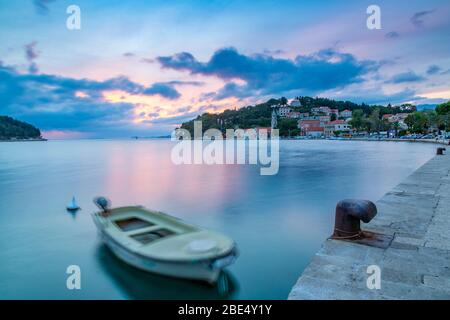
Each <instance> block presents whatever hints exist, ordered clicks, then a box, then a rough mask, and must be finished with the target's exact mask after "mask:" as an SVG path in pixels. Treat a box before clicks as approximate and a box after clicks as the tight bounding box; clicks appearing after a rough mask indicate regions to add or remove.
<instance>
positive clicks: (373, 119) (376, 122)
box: [368, 108, 384, 134]
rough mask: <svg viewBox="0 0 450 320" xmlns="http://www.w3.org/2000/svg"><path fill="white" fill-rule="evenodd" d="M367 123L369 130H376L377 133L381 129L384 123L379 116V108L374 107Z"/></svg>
mask: <svg viewBox="0 0 450 320" xmlns="http://www.w3.org/2000/svg"><path fill="white" fill-rule="evenodd" d="M368 120H369V123H370V129H371V131H376V132H377V133H378V134H379V133H380V131H381V130H383V126H384V123H383V121H382V120H381V118H380V109H379V108H375V109H373V110H372V113H371V114H370V116H369V119H368Z"/></svg>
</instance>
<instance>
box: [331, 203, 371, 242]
mask: <svg viewBox="0 0 450 320" xmlns="http://www.w3.org/2000/svg"><path fill="white" fill-rule="evenodd" d="M376 215H377V207H376V206H375V204H374V203H373V202H372V201H369V200H354V199H346V200H342V201H339V202H338V204H337V205H336V217H335V223H334V233H333V236H332V237H331V238H332V239H359V238H361V237H362V236H363V234H362V231H361V226H360V221H363V222H364V223H368V222H369V221H370V220H372V219H373V218H374V217H375V216H376Z"/></svg>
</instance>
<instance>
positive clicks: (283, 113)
mask: <svg viewBox="0 0 450 320" xmlns="http://www.w3.org/2000/svg"><path fill="white" fill-rule="evenodd" d="M290 112H292V108H291V107H289V106H288V105H279V106H278V115H279V116H280V117H282V118H285V117H287V115H288V114H289V113H290Z"/></svg>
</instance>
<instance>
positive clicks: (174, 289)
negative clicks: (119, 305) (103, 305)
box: [96, 244, 238, 300]
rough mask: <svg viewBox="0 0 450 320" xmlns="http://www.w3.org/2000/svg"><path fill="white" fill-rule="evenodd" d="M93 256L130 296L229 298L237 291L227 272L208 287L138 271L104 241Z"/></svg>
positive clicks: (144, 298) (143, 298)
mask: <svg viewBox="0 0 450 320" xmlns="http://www.w3.org/2000/svg"><path fill="white" fill-rule="evenodd" d="M96 255H97V260H98V262H99V264H100V266H101V268H102V270H103V271H104V272H105V274H107V275H108V276H109V277H110V278H111V281H113V282H114V283H115V285H116V286H117V287H119V288H120V289H122V290H123V291H124V293H125V294H126V295H128V298H130V299H139V300H152V299H232V298H233V296H234V295H235V294H236V293H237V292H238V285H237V282H236V279H235V278H234V277H233V276H232V275H231V274H230V273H229V272H226V271H224V272H222V274H221V275H220V277H219V280H218V282H217V284H216V285H214V286H211V285H209V284H207V283H203V282H196V281H189V280H183V279H176V278H170V277H165V276H160V275H156V274H152V273H149V272H145V271H142V270H139V269H137V268H134V267H132V266H130V265H128V264H126V263H125V262H123V261H121V260H120V259H118V258H117V257H116V256H114V254H113V253H112V252H111V251H110V250H109V249H108V248H107V247H106V246H105V245H104V244H102V245H99V246H98V249H97V254H96Z"/></svg>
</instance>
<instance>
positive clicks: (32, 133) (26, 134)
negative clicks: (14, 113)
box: [0, 116, 46, 142]
mask: <svg viewBox="0 0 450 320" xmlns="http://www.w3.org/2000/svg"><path fill="white" fill-rule="evenodd" d="M0 141H8V142H9V141H46V139H44V138H42V135H41V131H40V130H39V129H38V128H36V127H35V126H33V125H31V124H29V123H26V122H22V121H19V120H16V119H13V118H11V117H8V116H0Z"/></svg>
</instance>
